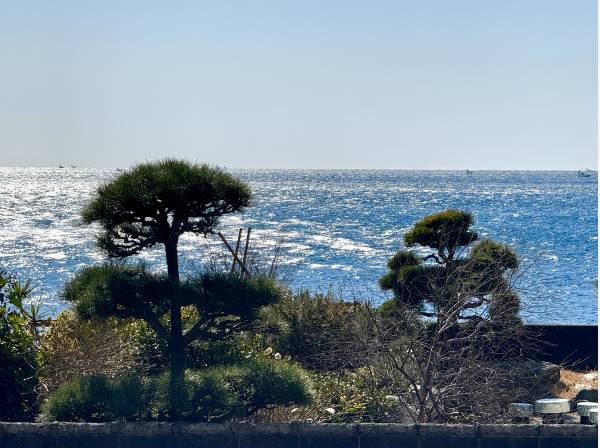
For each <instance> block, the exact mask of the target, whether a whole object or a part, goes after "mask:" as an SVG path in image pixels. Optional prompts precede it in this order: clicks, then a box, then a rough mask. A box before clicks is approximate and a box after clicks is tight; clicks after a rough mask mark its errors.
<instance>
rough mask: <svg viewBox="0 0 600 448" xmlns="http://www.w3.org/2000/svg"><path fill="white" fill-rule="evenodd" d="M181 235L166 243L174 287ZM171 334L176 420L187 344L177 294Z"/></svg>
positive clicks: (171, 387)
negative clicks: (184, 338)
mask: <svg viewBox="0 0 600 448" xmlns="http://www.w3.org/2000/svg"><path fill="white" fill-rule="evenodd" d="M178 239H179V235H171V236H170V237H169V240H168V241H167V242H166V243H165V254H166V257H167V272H168V275H169V279H170V280H171V281H172V282H173V284H174V286H177V285H179V260H178V258H177V243H178ZM175 290H176V288H175ZM170 311H171V312H170V314H171V316H170V317H171V334H170V341H169V344H168V347H169V357H170V364H171V366H170V367H171V377H170V381H169V396H170V399H169V402H170V403H169V405H170V408H171V409H170V412H169V413H170V418H171V419H172V420H176V419H177V418H178V417H179V413H178V409H179V408H180V407H181V404H182V401H183V400H184V399H185V397H184V387H183V382H184V375H185V365H186V362H185V343H184V341H183V325H182V322H181V303H180V300H179V297H178V296H177V294H174V295H173V296H172V297H171V310H170Z"/></svg>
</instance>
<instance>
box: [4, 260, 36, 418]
mask: <svg viewBox="0 0 600 448" xmlns="http://www.w3.org/2000/svg"><path fill="white" fill-rule="evenodd" d="M30 293H31V285H30V283H29V282H26V283H20V282H19V281H17V280H15V279H14V278H11V277H10V276H8V275H7V274H6V273H5V272H2V271H0V421H2V420H4V421H10V420H29V419H31V418H32V417H33V415H34V413H35V408H36V400H37V393H36V387H37V384H38V362H37V356H36V347H35V341H34V334H33V332H32V331H30V325H29V317H28V314H27V311H26V309H25V307H24V305H23V300H24V299H26V298H27V297H28V296H29V295H30Z"/></svg>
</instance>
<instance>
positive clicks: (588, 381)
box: [551, 368, 598, 398]
mask: <svg viewBox="0 0 600 448" xmlns="http://www.w3.org/2000/svg"><path fill="white" fill-rule="evenodd" d="M582 389H598V372H597V371H596V370H591V371H588V372H575V371H573V370H568V369H564V368H563V369H560V380H559V382H558V383H557V384H555V385H554V386H553V388H552V390H551V392H552V393H553V394H554V395H555V396H556V397H559V398H575V395H577V393H578V392H579V391H580V390H582Z"/></svg>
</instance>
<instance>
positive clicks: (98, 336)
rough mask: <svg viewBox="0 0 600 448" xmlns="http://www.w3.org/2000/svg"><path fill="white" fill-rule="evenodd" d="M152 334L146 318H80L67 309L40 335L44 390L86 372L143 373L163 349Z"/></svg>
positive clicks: (116, 374) (114, 375) (50, 390)
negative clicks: (160, 349)
mask: <svg viewBox="0 0 600 448" xmlns="http://www.w3.org/2000/svg"><path fill="white" fill-rule="evenodd" d="M151 334H152V331H151V330H149V329H148V326H147V325H145V323H144V322H143V321H135V320H133V319H116V318H114V317H113V318H106V319H103V320H99V319H80V318H78V316H77V315H76V314H75V313H74V312H73V311H72V310H66V311H63V312H62V313H61V314H59V315H58V317H57V318H56V319H55V320H54V321H52V324H51V325H50V327H49V328H48V329H47V330H46V331H45V332H44V333H42V335H41V338H40V346H39V358H40V360H41V382H42V384H43V386H44V387H43V390H44V391H45V392H46V393H48V392H53V391H55V390H56V389H57V388H58V387H59V386H60V385H62V384H64V383H66V382H69V381H71V380H73V379H74V378H76V377H80V376H86V375H103V376H106V377H108V378H109V379H115V378H118V377H122V376H125V375H128V374H131V373H132V372H135V374H138V375H143V374H144V373H145V372H147V371H148V370H149V369H150V367H151V363H152V362H153V360H154V358H153V357H156V356H157V352H158V351H159V349H157V348H156V347H155V346H153V344H154V343H155V341H154V339H153V338H150V337H148V336H149V335H151Z"/></svg>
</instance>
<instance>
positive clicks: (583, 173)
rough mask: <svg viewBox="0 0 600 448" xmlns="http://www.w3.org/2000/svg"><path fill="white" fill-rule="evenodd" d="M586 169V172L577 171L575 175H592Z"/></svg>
mask: <svg viewBox="0 0 600 448" xmlns="http://www.w3.org/2000/svg"><path fill="white" fill-rule="evenodd" d="M586 171H588V172H587V173H585V172H583V171H577V175H578V176H579V177H592V175H591V174H590V173H589V171H590V170H586Z"/></svg>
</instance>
